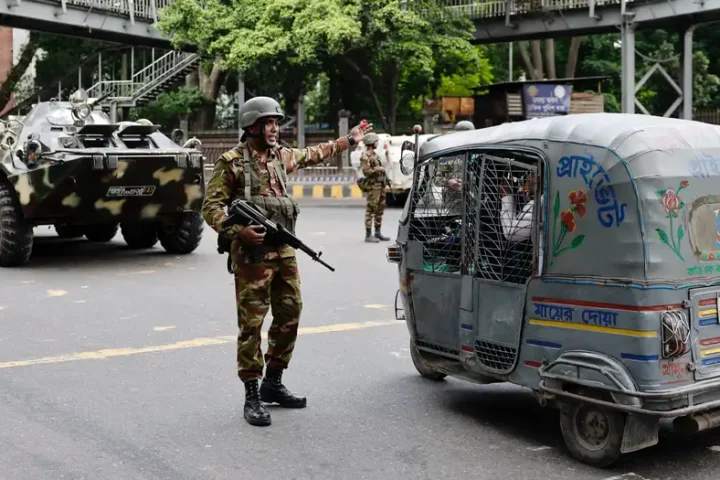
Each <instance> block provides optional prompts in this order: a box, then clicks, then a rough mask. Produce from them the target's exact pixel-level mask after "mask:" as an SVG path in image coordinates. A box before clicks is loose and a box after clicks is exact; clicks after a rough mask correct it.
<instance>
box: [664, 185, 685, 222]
mask: <svg viewBox="0 0 720 480" xmlns="http://www.w3.org/2000/svg"><path fill="white" fill-rule="evenodd" d="M681 188H682V187H681ZM660 203H662V205H663V207H665V213H669V214H671V215H672V216H673V217H675V218H677V214H678V211H679V210H680V197H678V195H677V193H675V191H674V190H672V189H668V190H665V193H663V195H662V196H661V197H660Z"/></svg>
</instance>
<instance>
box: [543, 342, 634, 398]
mask: <svg viewBox="0 0 720 480" xmlns="http://www.w3.org/2000/svg"><path fill="white" fill-rule="evenodd" d="M538 373H539V375H540V385H539V388H540V390H541V391H542V390H543V388H544V387H550V388H552V389H554V390H555V389H562V388H563V386H565V385H576V386H581V387H589V388H597V389H598V390H603V391H608V389H612V390H619V391H626V392H628V393H631V394H632V393H633V392H637V391H638V389H637V386H636V385H635V382H634V381H633V379H632V376H631V375H630V373H629V372H628V371H627V369H626V368H625V366H624V365H623V364H622V363H620V362H619V361H618V360H616V359H614V358H612V357H610V356H608V355H605V354H602V353H597V352H589V351H581V350H574V351H568V352H565V353H563V354H562V355H560V356H559V357H558V358H556V359H555V360H553V361H552V362H550V363H549V364H548V365H542V366H541V367H540V369H539V372H538ZM608 393H609V394H610V395H611V396H612V399H613V400H614V401H615V402H617V403H618V404H620V405H628V406H633V407H640V406H642V403H641V401H640V399H639V398H637V397H634V396H632V395H623V394H621V393H617V392H612V391H611V392H608Z"/></svg>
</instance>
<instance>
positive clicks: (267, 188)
mask: <svg viewBox="0 0 720 480" xmlns="http://www.w3.org/2000/svg"><path fill="white" fill-rule="evenodd" d="M239 115H240V128H242V129H247V130H245V132H244V133H243V138H242V139H241V142H240V144H238V146H237V147H235V148H234V149H232V150H230V151H228V152H225V153H224V154H222V155H221V156H220V158H219V159H218V160H217V162H216V163H215V167H214V169H213V172H212V176H211V178H210V180H209V182H208V185H207V191H206V194H205V200H204V202H203V207H202V214H203V217H204V218H205V220H206V221H207V223H208V224H209V225H210V227H211V228H212V229H213V230H215V231H216V232H217V233H218V235H219V239H222V238H223V237H224V239H225V240H228V241H229V243H230V259H231V265H232V271H233V273H234V276H235V298H236V301H237V317H238V328H239V333H238V345H237V365H238V376H239V377H240V379H241V380H242V381H243V383H244V385H245V407H244V415H245V420H247V422H248V423H250V424H251V425H262V426H266V425H270V423H271V420H270V412H269V411H268V410H267V408H266V407H265V406H264V405H263V403H262V402H266V403H278V404H280V406H283V407H288V408H304V407H305V406H306V405H307V403H306V399H305V397H299V396H297V395H295V394H293V393H291V392H290V391H288V389H287V388H285V386H284V385H283V384H282V372H283V371H284V370H285V369H286V368H287V366H288V363H289V362H290V358H291V357H292V352H293V348H294V347H295V339H296V337H297V329H298V324H299V322H300V312H301V311H302V299H301V296H300V277H299V275H298V269H297V262H296V260H295V251H294V250H293V249H292V248H291V247H290V246H289V245H285V244H278V242H277V241H276V240H274V239H273V238H272V236H270V235H266V236H265V237H263V241H262V244H261V245H256V246H254V247H253V248H254V249H259V250H261V253H260V255H259V257H260V258H259V260H258V259H257V258H251V255H250V252H249V248H250V247H247V246H246V245H244V244H242V241H241V239H240V237H239V235H240V234H241V232H242V230H243V227H242V226H239V225H236V226H232V227H229V228H227V227H225V226H224V223H225V221H226V220H227V215H226V213H225V208H226V207H227V205H228V204H229V203H230V202H231V201H232V200H234V199H235V198H236V197H240V196H241V197H244V199H245V200H247V201H249V202H251V203H254V204H256V205H258V206H260V207H262V208H263V209H264V210H265V211H267V212H268V216H269V217H272V218H271V219H272V220H273V221H275V222H276V223H278V224H280V225H282V226H283V227H285V228H286V229H287V230H288V231H290V232H294V231H295V222H296V220H297V216H298V213H299V212H300V210H299V208H298V205H297V202H295V201H294V200H292V199H291V198H290V197H289V196H288V194H287V189H286V183H287V175H288V174H289V173H291V172H293V171H295V170H297V169H299V168H304V167H307V166H309V165H314V164H316V163H319V162H322V161H324V160H327V159H328V158H330V157H333V156H335V155H338V154H340V153H341V152H343V151H345V150H347V149H348V148H350V147H351V146H352V145H354V144H355V141H356V137H355V135H356V133H354V134H351V135H348V136H347V137H342V138H339V139H337V140H335V141H331V142H327V143H323V144H321V145H318V146H316V147H309V148H305V149H292V148H286V147H280V146H270V144H269V143H267V142H268V141H267V137H266V131H267V130H266V129H267V128H268V123H267V119H277V120H278V121H279V120H281V119H282V118H284V115H283V110H282V108H281V107H280V105H279V104H278V103H277V101H275V100H274V99H272V98H269V97H254V98H252V99H250V100H248V101H247V102H245V103H244V104H243V105H242V107H240V112H239ZM270 128H271V129H277V130H278V133H279V129H278V127H277V125H275V124H271V125H270ZM366 130H367V131H369V130H372V124H369V125H363V126H361V127H360V131H366ZM355 131H356V129H353V130H352V132H355ZM271 133H272V130H271ZM248 136H249V137H251V138H255V139H257V142H253V143H250V142H245V141H244V140H245V138H246V137H248ZM258 143H259V144H260V145H264V146H263V147H261V148H263V152H262V153H265V156H266V159H265V160H263V158H262V157H263V155H261V152H258V151H256V150H255V149H254V148H253V146H252V145H253V144H258ZM273 143H274V142H273ZM256 234H257V233H256ZM252 236H253V235H252V234H251V233H249V234H248V239H250V238H251V237H252ZM252 257H255V255H252ZM269 310H272V315H273V321H272V325H271V326H270V329H269V332H268V351H267V353H266V354H265V356H264V358H263V355H262V351H261V348H260V345H261V343H260V339H261V336H260V332H261V329H262V325H263V321H264V318H265V315H266V314H267V312H268V311H269ZM264 364H267V369H266V374H265V378H263V381H262V385H261V386H260V387H259V389H258V379H259V378H261V377H262V373H263V366H264Z"/></svg>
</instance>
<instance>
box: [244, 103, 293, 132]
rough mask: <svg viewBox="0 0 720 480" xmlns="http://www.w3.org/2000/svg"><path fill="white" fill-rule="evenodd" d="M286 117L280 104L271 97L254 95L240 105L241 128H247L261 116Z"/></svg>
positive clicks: (280, 118)
mask: <svg viewBox="0 0 720 480" xmlns="http://www.w3.org/2000/svg"><path fill="white" fill-rule="evenodd" d="M267 117H276V118H277V119H279V120H282V119H283V118H285V114H284V113H283V109H282V107H280V104H279V103H278V102H277V101H275V100H274V99H272V98H270V97H253V98H251V99H250V100H248V101H247V102H245V103H243V106H242V107H240V128H242V129H245V128H247V127H249V126H251V125H253V124H255V122H257V121H258V120H260V119H261V118H267Z"/></svg>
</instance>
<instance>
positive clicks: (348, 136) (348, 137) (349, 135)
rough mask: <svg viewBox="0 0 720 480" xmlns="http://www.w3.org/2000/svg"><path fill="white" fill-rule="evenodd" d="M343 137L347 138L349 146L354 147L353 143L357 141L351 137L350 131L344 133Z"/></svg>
mask: <svg viewBox="0 0 720 480" xmlns="http://www.w3.org/2000/svg"><path fill="white" fill-rule="evenodd" d="M345 138H347V139H348V143H350V146H351V147H354V146H355V144H356V143H357V142H356V141H355V139H354V138H353V136H352V134H350V133H348V134H347V135H345Z"/></svg>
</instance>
